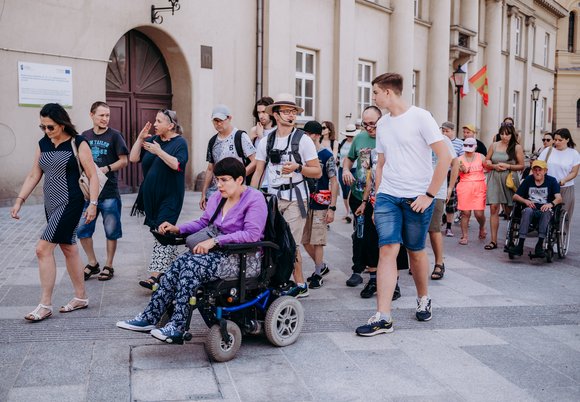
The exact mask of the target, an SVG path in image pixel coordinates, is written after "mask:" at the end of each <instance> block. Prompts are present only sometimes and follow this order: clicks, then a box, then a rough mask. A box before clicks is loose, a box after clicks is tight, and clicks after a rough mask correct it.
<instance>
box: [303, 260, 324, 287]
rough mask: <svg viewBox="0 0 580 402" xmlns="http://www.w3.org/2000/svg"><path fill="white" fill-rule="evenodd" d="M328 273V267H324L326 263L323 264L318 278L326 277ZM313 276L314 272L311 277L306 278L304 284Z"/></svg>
mask: <svg viewBox="0 0 580 402" xmlns="http://www.w3.org/2000/svg"><path fill="white" fill-rule="evenodd" d="M329 272H330V269H329V268H328V265H326V263H324V267H322V270H321V271H320V275H319V276H320V277H322V276H326V275H328V273H329ZM314 275H316V272H313V273H312V275H310V276H309V277H308V278H306V282H310V281H311V280H312V277H313V276H314Z"/></svg>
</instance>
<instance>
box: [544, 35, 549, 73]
mask: <svg viewBox="0 0 580 402" xmlns="http://www.w3.org/2000/svg"><path fill="white" fill-rule="evenodd" d="M549 61H550V34H549V33H547V32H546V35H545V36H544V67H548V63H549Z"/></svg>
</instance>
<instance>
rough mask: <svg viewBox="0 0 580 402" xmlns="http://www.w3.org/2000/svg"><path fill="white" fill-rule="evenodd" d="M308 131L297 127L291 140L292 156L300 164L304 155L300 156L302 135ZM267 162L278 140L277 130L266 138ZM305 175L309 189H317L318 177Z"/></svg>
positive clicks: (311, 190)
mask: <svg viewBox="0 0 580 402" xmlns="http://www.w3.org/2000/svg"><path fill="white" fill-rule="evenodd" d="M305 134H306V132H304V131H303V130H300V129H299V128H297V129H296V131H295V132H294V134H290V135H292V138H291V140H290V152H291V153H292V157H293V158H294V161H295V162H296V163H298V164H302V157H301V156H300V140H301V139H302V136H303V135H305ZM266 141H267V142H266V164H268V162H269V161H270V151H271V150H272V149H273V148H274V142H275V141H276V130H273V131H271V132H270V134H268V139H267V140H266ZM303 177H304V181H305V182H306V185H307V187H308V191H309V192H310V193H312V192H314V191H315V188H316V179H312V178H309V177H306V176H303Z"/></svg>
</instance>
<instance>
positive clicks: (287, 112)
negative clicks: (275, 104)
mask: <svg viewBox="0 0 580 402" xmlns="http://www.w3.org/2000/svg"><path fill="white" fill-rule="evenodd" d="M278 113H280V114H283V115H284V116H290V115H294V116H296V115H297V114H298V110H296V109H280V110H278Z"/></svg>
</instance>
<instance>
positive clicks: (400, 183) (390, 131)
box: [377, 106, 443, 198]
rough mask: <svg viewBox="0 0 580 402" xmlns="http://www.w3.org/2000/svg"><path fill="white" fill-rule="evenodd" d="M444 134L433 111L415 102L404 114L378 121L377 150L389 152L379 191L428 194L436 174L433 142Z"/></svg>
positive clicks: (385, 116) (409, 194)
mask: <svg viewBox="0 0 580 402" xmlns="http://www.w3.org/2000/svg"><path fill="white" fill-rule="evenodd" d="M438 141H443V134H441V132H440V131H439V126H438V125H437V122H436V121H435V119H433V117H432V116H431V114H430V113H429V112H428V111H426V110H424V109H421V108H418V107H416V106H411V107H410V108H409V109H408V110H407V111H406V112H405V113H403V114H402V115H399V116H396V117H392V116H391V115H390V114H386V115H384V116H383V117H381V118H380V119H379V121H378V122H377V152H378V153H380V154H381V153H382V154H384V156H385V164H384V166H383V172H382V174H383V177H382V179H381V185H380V186H379V193H384V194H389V195H392V196H394V197H401V198H413V197H417V196H418V195H421V194H425V191H427V188H428V187H429V184H430V183H431V179H432V178H433V166H432V165H431V144H433V143H435V142H438Z"/></svg>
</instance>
